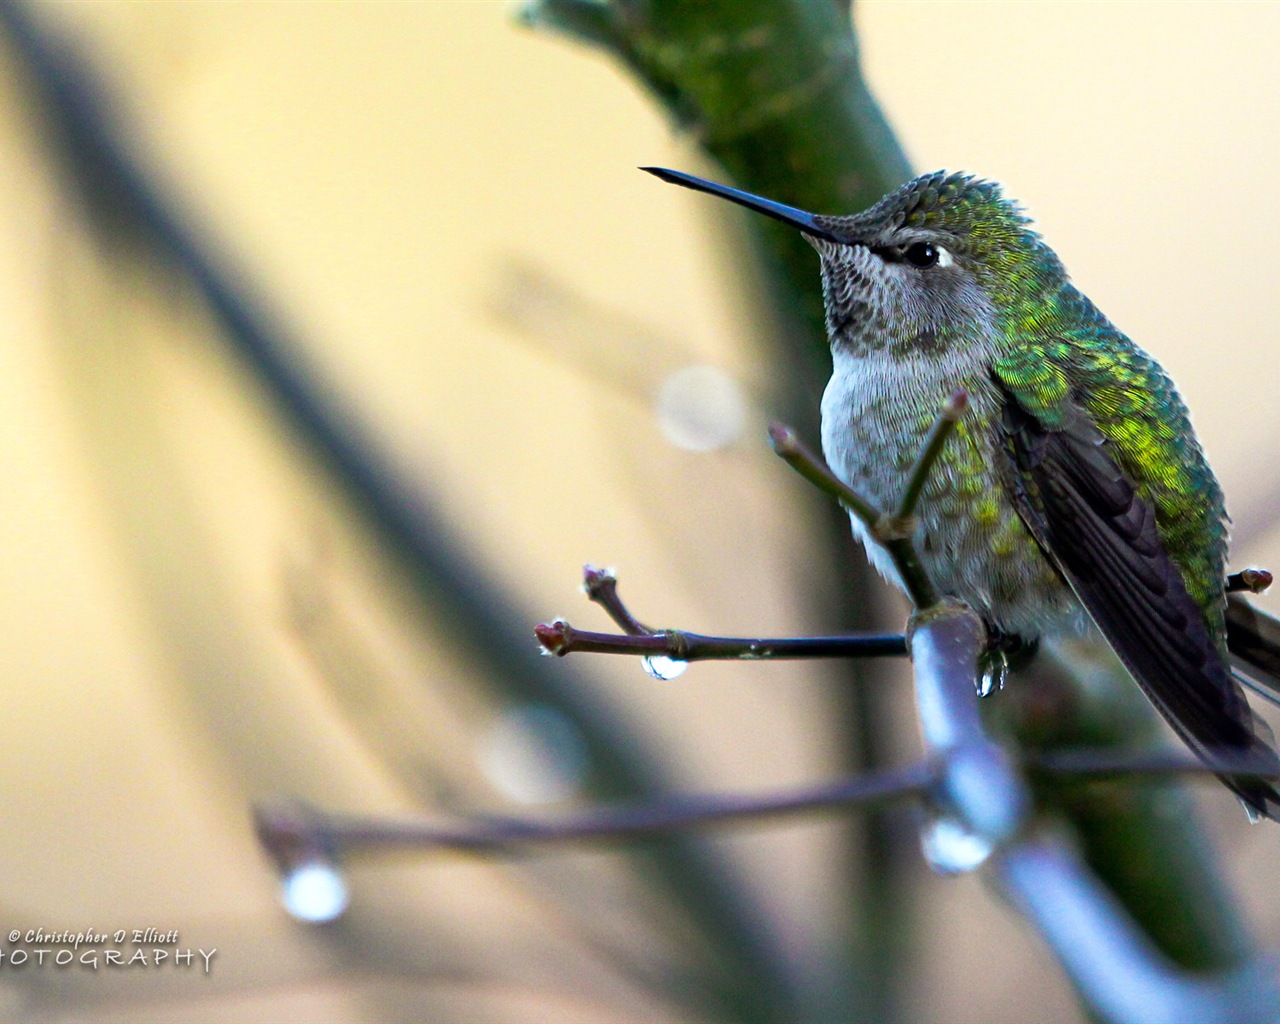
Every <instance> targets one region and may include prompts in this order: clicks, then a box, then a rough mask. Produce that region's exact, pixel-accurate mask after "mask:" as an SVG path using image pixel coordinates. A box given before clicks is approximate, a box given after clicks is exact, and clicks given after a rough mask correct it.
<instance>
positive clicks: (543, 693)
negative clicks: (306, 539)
mask: <svg viewBox="0 0 1280 1024" xmlns="http://www.w3.org/2000/svg"><path fill="white" fill-rule="evenodd" d="M40 22H41V19H40V18H39V17H38V16H36V15H35V14H33V13H32V12H31V11H30V9H29V8H28V7H27V5H26V4H23V3H17V2H6V3H0V31H3V33H4V36H5V38H6V41H7V42H8V44H9V45H10V49H11V52H12V53H13V54H14V55H15V56H16V57H17V58H18V59H19V61H20V63H21V65H22V68H23V70H24V71H25V72H26V73H27V75H28V76H29V82H30V85H31V88H32V92H33V95H34V97H35V98H36V99H37V100H38V102H39V104H40V107H41V109H42V112H43V113H44V114H45V116H46V118H47V126H48V128H49V135H50V138H51V139H52V140H53V141H54V142H55V143H56V144H57V145H58V147H60V155H61V156H62V157H63V158H64V167H65V169H66V171H67V173H68V179H69V183H70V184H71V185H72V186H73V187H74V188H75V189H76V190H77V191H78V194H79V195H80V197H81V198H82V199H83V201H84V203H85V207H86V209H87V211H88V212H89V213H90V214H91V215H92V217H93V218H94V223H96V225H97V226H98V228H99V229H100V230H101V232H102V234H103V237H104V238H106V239H109V241H110V250H109V251H111V252H113V253H115V254H117V255H121V256H128V255H133V256H138V257H146V258H148V259H152V260H155V262H156V263H157V264H166V263H167V264H168V265H169V266H171V267H172V268H173V269H174V270H176V271H177V272H179V273H180V274H181V275H182V276H183V277H185V278H187V279H189V280H190V281H191V282H192V283H193V284H194V286H195V288H196V289H197V291H198V293H199V295H200V296H201V297H202V298H203V300H204V302H205V304H206V305H207V307H208V309H209V311H210V313H211V314H212V316H213V318H214V320H215V322H216V323H217V325H218V326H219V328H220V329H221V333H222V336H223V337H225V339H226V340H227V341H228V342H229V343H231V345H232V346H233V348H234V349H235V351H236V352H237V354H238V355H239V356H240V357H241V358H242V359H243V361H244V365H245V366H247V367H248V368H249V369H250V370H251V371H252V373H253V374H254V375H255V377H256V379H257V381H258V382H259V384H260V385H261V386H262V389H263V391H264V393H265V394H266V395H267V396H268V397H269V398H270V399H271V400H272V401H273V402H274V403H275V405H276V407H277V409H278V410H279V412H280V414H281V415H282V417H283V419H284V421H285V422H286V423H288V424H289V426H291V427H292V428H293V431H294V436H295V437H296V438H297V439H298V440H299V441H301V442H302V443H303V444H304V445H305V446H306V449H307V451H308V452H309V453H310V454H311V455H312V457H314V458H315V459H316V461H317V462H318V464H319V465H321V466H322V467H324V469H325V470H326V471H327V472H328V473H329V474H330V475H331V477H332V479H333V480H334V481H336V482H337V483H338V484H339V485H340V486H341V487H342V488H343V490H344V492H345V494H346V496H347V498H348V499H349V501H350V502H351V505H352V507H353V509H355V510H356V511H357V512H358V513H359V514H360V515H361V516H362V517H363V521H364V523H365V524H366V525H367V527H368V528H369V529H370V531H371V532H372V534H373V535H374V536H375V537H376V538H377V539H378V540H379V541H380V542H381V543H382V545H383V546H384V548H385V550H386V551H387V553H388V556H389V559H390V560H391V561H392V562H393V563H394V564H396V565H397V566H399V567H401V569H402V570H403V571H404V573H405V576H406V578H407V579H408V581H409V582H410V584H411V585H412V586H413V588H414V589H415V591H416V592H417V593H418V595H419V596H420V597H421V598H422V599H424V600H425V602H426V603H427V604H428V606H429V607H430V608H431V609H432V610H433V612H434V614H436V615H437V616H438V617H439V618H441V619H443V620H444V621H445V623H446V629H445V631H446V632H447V634H448V635H449V637H450V638H451V641H452V642H453V643H455V644H456V645H457V646H458V647H459V648H460V649H462V650H464V651H465V652H466V657H467V658H468V660H469V661H470V663H471V664H472V665H473V666H474V667H475V669H476V672H477V674H478V675H479V676H481V677H482V678H484V679H485V680H486V681H487V683H488V684H489V685H490V686H492V687H494V688H495V689H496V690H498V691H500V692H503V693H504V694H506V695H508V696H511V697H520V698H524V699H527V698H528V697H529V696H530V695H531V694H536V695H538V696H539V697H541V698H542V699H550V700H552V701H554V702H555V703H556V704H557V705H558V706H559V707H561V708H563V709H565V710H566V712H568V713H569V714H571V715H572V717H573V718H574V721H575V723H576V724H577V725H578V727H579V728H580V730H581V732H582V734H583V736H584V738H585V740H586V742H587V745H588V749H589V754H590V756H591V759H592V766H593V774H592V782H593V787H594V792H595V794H596V795H597V796H600V797H619V796H630V795H634V794H639V793H647V792H655V791H662V790H664V789H669V788H670V786H669V785H668V784H667V781H666V779H665V778H664V777H663V769H662V767H661V761H660V760H658V759H657V758H655V757H654V756H653V755H652V753H651V752H650V751H649V750H648V749H646V747H645V745H644V744H643V743H642V742H641V740H640V739H639V737H638V736H637V735H635V734H634V733H633V732H632V730H631V729H630V727H629V726H628V725H627V724H626V723H625V722H624V721H622V720H621V719H620V718H619V717H618V716H617V715H616V714H614V713H613V712H612V711H611V710H610V709H609V708H608V707H607V706H606V705H605V704H603V703H602V702H597V701H595V700H594V699H593V698H592V696H591V693H592V690H591V688H590V687H588V686H586V685H584V681H583V680H581V679H579V678H577V677H576V676H575V675H573V674H570V673H565V672H564V671H555V672H553V671H550V670H549V667H548V665H547V664H546V663H545V662H543V661H542V660H541V659H539V658H538V657H536V655H534V654H533V652H532V651H530V650H529V649H528V645H527V643H524V642H521V641H520V639H519V637H521V636H523V635H524V629H525V627H523V626H521V625H520V623H522V622H527V621H528V617H527V616H526V615H525V614H524V613H522V612H521V611H520V610H519V609H517V608H516V607H515V606H514V605H513V603H512V602H511V599H510V598H509V596H508V594H507V593H506V591H505V590H504V589H503V588H502V587H500V586H498V585H496V584H495V582H494V581H493V580H492V579H491V577H490V573H489V571H488V570H487V568H486V567H484V566H483V565H482V564H481V563H480V562H479V561H478V560H477V559H475V558H474V557H472V556H471V555H470V554H469V553H468V552H467V551H466V546H465V544H463V543H462V541H461V539H460V538H459V537H458V536H457V535H456V533H455V531H454V530H453V529H452V527H451V526H450V521H449V518H448V517H446V516H444V515H441V514H440V512H439V511H438V510H437V509H436V508H435V507H434V506H433V504H432V503H431V501H430V500H429V499H428V498H427V496H426V495H425V494H423V493H422V492H421V491H420V490H411V489H410V488H408V487H407V486H405V485H404V484H403V483H402V482H401V481H400V480H399V478H398V476H397V474H396V472H395V471H394V470H393V469H392V467H391V465H390V462H389V460H388V459H387V458H386V457H385V456H383V455H381V453H380V452H379V451H378V448H377V446H376V445H375V444H372V443H370V440H369V438H368V437H366V436H364V432H363V431H362V430H361V429H360V427H358V426H357V422H358V419H357V417H356V416H354V415H352V414H351V413H350V411H349V410H346V409H343V408H341V407H340V404H339V402H338V401H337V396H336V395H335V393H334V392H333V391H332V389H330V388H327V387H325V386H324V385H322V384H321V383H320V382H319V381H318V380H316V379H315V378H314V377H313V376H312V375H311V374H310V373H308V372H307V371H306V370H305V369H304V368H303V366H302V365H301V363H300V360H301V358H302V354H303V353H304V352H306V351H307V346H306V345H304V344H303V343H302V342H301V341H300V340H299V339H297V338H295V337H292V336H290V334H289V333H288V332H286V331H285V330H283V329H282V328H281V326H280V325H279V324H278V323H277V322H275V321H274V319H273V318H272V317H271V316H270V315H268V313H267V305H266V304H265V303H261V302H259V301H258V300H257V299H256V298H254V297H253V295H252V294H251V290H250V288H249V286H248V285H247V283H246V281H245V280H244V278H243V277H242V276H241V275H239V274H237V273H236V272H234V271H233V270H232V269H230V268H229V266H228V265H227V264H225V263H223V262H221V261H220V260H219V259H217V258H216V257H215V256H214V252H215V251H217V248H218V247H216V246H213V245H211V244H209V242H208V240H207V239H206V238H205V236H204V234H203V233H202V232H200V231H197V230H196V229H195V228H194V227H193V224H192V220H191V217H190V215H189V213H188V212H187V211H186V210H184V208H183V206H182V204H181V203H180V202H179V201H178V200H177V199H176V198H174V196H173V195H170V194H168V193H166V191H165V190H164V189H162V188H161V187H160V185H159V184H158V180H157V178H156V176H155V175H154V173H152V172H151V171H150V170H149V169H148V168H147V167H146V164H145V161H144V159H143V158H142V157H141V156H140V155H139V154H138V153H137V152H135V151H133V150H132V149H131V147H130V144H129V143H128V142H127V141H126V140H127V139H128V138H129V137H130V136H129V134H128V133H127V132H125V131H124V130H122V127H121V121H120V119H119V117H118V115H117V112H116V106H115V104H114V102H113V101H112V98H111V96H110V94H109V93H108V91H107V90H106V89H105V87H104V86H103V85H102V84H101V83H100V82H99V81H98V79H97V77H96V76H95V75H94V73H93V71H92V70H91V68H90V66H89V64H88V63H87V62H86V61H85V60H83V59H82V58H81V57H80V55H79V54H78V53H77V52H76V51H75V50H74V48H73V47H72V46H71V45H70V44H68V43H67V42H65V41H62V40H57V39H55V38H54V37H53V36H52V35H51V34H49V33H48V32H46V30H45V29H44V28H43V27H42V25H41V23H40ZM122 242H132V243H134V247H133V248H132V249H131V248H129V247H128V246H123V245H121V243H122ZM156 257H159V259H158V260H156V259H155V258H156ZM647 861H648V863H647V864H646V865H645V866H646V867H647V868H648V869H649V874H650V877H651V878H652V880H653V881H655V882H658V883H660V884H661V885H662V886H663V887H664V888H665V889H666V890H667V891H668V892H669V894H670V896H671V901H672V903H673V905H675V906H677V907H679V908H682V909H683V911H684V912H685V913H687V914H688V915H689V918H690V919H691V921H692V922H695V923H696V927H697V928H698V929H699V930H700V931H701V932H702V934H703V935H705V936H706V937H708V938H709V939H710V941H711V943H712V944H713V945H714V946H715V948H716V951H717V956H716V957H715V958H714V960H713V959H712V958H710V957H707V956H699V955H691V956H690V957H689V958H688V960H687V961H686V962H687V964H688V966H689V968H690V970H691V973H692V974H694V975H695V976H696V982H691V984H693V985H695V986H696V987H698V988H699V989H700V990H701V991H703V992H706V993H708V996H707V998H709V999H710V1000H711V1001H712V1002H719V1003H720V1005H721V1007H722V1008H723V1009H724V1012H726V1013H729V1014H731V1015H733V1016H736V1017H737V1018H738V1019H741V1020H744V1021H756V1020H771V1019H777V1017H778V1016H779V1015H780V1014H781V1012H782V1011H781V1010H780V1009H779V1001H780V1000H781V999H783V997H784V993H785V991H786V982H785V980H784V979H783V978H782V977H781V974H780V972H781V971H782V967H781V961H780V957H779V956H778V955H777V954H776V953H775V952H773V951H772V950H770V949H769V948H768V942H769V940H768V936H767V935H766V934H765V933H763V932H762V931H761V930H760V929H759V928H758V927H756V925H755V922H754V921H753V919H752V916H751V912H750V909H749V907H748V906H747V904H746V902H745V900H744V898H743V896H742V893H741V892H740V891H739V890H738V888H737V887H736V886H735V884H734V881H733V879H732V876H731V875H730V874H729V873H728V872H726V871H725V869H724V867H723V866H722V865H716V866H714V867H713V866H712V864H711V863H710V861H709V860H708V859H707V856H706V853H705V851H703V850H700V849H697V848H695V847H694V846H692V845H691V844H689V843H688V842H687V841H685V840H684V839H682V838H679V837H676V838H673V839H671V840H670V841H668V842H667V843H666V844H665V845H659V846H655V847H653V848H652V849H650V850H649V851H648V853H647ZM691 948H692V947H691Z"/></svg>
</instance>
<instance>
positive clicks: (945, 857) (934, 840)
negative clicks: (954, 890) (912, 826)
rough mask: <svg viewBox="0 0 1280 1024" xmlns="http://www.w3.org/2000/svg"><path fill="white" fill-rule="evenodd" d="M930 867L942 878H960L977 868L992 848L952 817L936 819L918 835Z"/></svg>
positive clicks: (989, 854)
mask: <svg viewBox="0 0 1280 1024" xmlns="http://www.w3.org/2000/svg"><path fill="white" fill-rule="evenodd" d="M920 845H921V848H922V849H923V851H924V859H925V860H927V861H928V862H929V866H930V867H932V868H933V870H934V871H937V872H938V873H939V874H942V875H959V874H963V873H964V872H966V871H972V870H974V869H975V868H977V867H980V866H981V865H982V863H983V861H985V860H986V859H987V858H988V857H989V856H991V851H992V849H993V847H992V845H991V843H989V842H987V840H985V839H983V838H982V837H981V836H977V835H974V834H973V833H972V832H970V831H969V830H968V829H967V828H965V827H964V826H963V825H961V824H960V822H958V821H956V820H955V819H954V818H935V819H934V820H933V821H932V822H930V823H929V825H928V826H927V827H926V828H925V829H924V831H923V832H922V833H921V834H920Z"/></svg>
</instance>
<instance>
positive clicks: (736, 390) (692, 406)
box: [656, 366, 747, 452]
mask: <svg viewBox="0 0 1280 1024" xmlns="http://www.w3.org/2000/svg"><path fill="white" fill-rule="evenodd" d="M656 406H657V410H656V411H657V414H658V425H659V426H660V427H661V428H662V433H663V434H664V435H665V436H666V438H667V440H668V441H670V442H671V443H672V444H673V445H675V446H676V447H677V448H684V449H685V450H686V451H691V452H710V451H715V450H716V449H717V448H724V447H725V446H727V445H730V444H732V443H733V442H734V441H736V440H738V438H739V437H741V436H742V431H743V429H744V428H745V427H746V422H747V401H746V399H745V398H744V397H743V394H742V389H741V388H740V387H739V386H738V384H737V382H736V381H735V380H734V379H733V378H732V377H730V376H729V375H728V374H727V373H725V372H724V371H723V370H718V369H716V368H715V367H714V366H687V367H685V368H684V369H683V370H677V371H676V372H675V373H673V374H672V375H671V376H670V377H668V378H667V379H666V380H665V381H663V383H662V386H661V387H660V388H659V389H658V396H657V399H656Z"/></svg>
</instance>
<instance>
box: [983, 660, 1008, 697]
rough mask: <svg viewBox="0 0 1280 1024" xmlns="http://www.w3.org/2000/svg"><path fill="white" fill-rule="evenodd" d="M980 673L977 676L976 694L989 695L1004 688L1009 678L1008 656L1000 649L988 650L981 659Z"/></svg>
mask: <svg viewBox="0 0 1280 1024" xmlns="http://www.w3.org/2000/svg"><path fill="white" fill-rule="evenodd" d="M981 665H982V674H981V675H980V676H979V677H978V696H979V697H990V696H991V695H992V694H993V693H995V692H996V691H998V690H1003V689H1004V684H1005V683H1006V682H1007V681H1008V679H1009V657H1008V655H1006V654H1005V652H1004V651H1002V650H995V651H988V652H987V653H986V654H985V655H984V656H983V657H982V661H981Z"/></svg>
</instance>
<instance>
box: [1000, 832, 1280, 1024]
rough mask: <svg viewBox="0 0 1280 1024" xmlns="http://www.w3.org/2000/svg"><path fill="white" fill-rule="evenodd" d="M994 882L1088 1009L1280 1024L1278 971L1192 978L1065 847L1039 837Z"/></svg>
mask: <svg viewBox="0 0 1280 1024" xmlns="http://www.w3.org/2000/svg"><path fill="white" fill-rule="evenodd" d="M992 874H993V877H994V879H995V880H996V883H997V884H998V885H999V887H1000V888H1001V889H1002V890H1003V891H1004V892H1005V894H1006V895H1007V896H1008V897H1009V899H1010V900H1011V901H1012V902H1013V903H1014V904H1015V906H1017V907H1018V909H1019V910H1020V911H1021V912H1022V913H1023V914H1024V915H1026V916H1027V917H1028V918H1029V919H1030V920H1031V921H1032V922H1033V923H1034V924H1035V926H1036V929H1037V930H1038V931H1039V933H1040V935H1041V936H1042V937H1043V938H1044V939H1045V941H1046V942H1047V943H1048V944H1049V946H1050V948H1051V949H1052V950H1053V952H1054V954H1055V955H1056V956H1057V957H1058V960H1059V961H1060V962H1061V963H1062V965H1063V967H1064V968H1065V970H1066V972H1067V974H1068V975H1070V977H1071V980H1072V981H1073V982H1074V983H1075V985H1076V988H1077V989H1078V990H1079V991H1080V993H1081V995H1082V996H1083V997H1084V999H1085V1001H1086V1002H1087V1004H1088V1005H1089V1006H1090V1007H1092V1008H1093V1010H1094V1012H1095V1013H1096V1014H1098V1015H1099V1016H1100V1017H1101V1018H1102V1019H1104V1020H1108V1021H1116V1022H1123V1024H1186V1022H1188V1021H1196V1022H1197V1024H1244V1022H1246V1021H1248V1022H1267V1021H1271V1022H1274V1021H1277V1020H1280V1009H1277V1007H1278V1006H1280V985H1277V980H1276V976H1275V968H1274V964H1270V963H1267V962H1265V961H1262V962H1260V961H1257V960H1251V961H1247V962H1246V963H1244V964H1243V965H1242V966H1240V967H1238V968H1236V969H1233V970H1229V971H1226V972H1223V973H1222V974H1220V975H1217V976H1204V975H1188V974H1186V973H1183V972H1181V971H1179V970H1178V969H1177V968H1176V967H1174V965H1173V964H1171V963H1170V962H1169V961H1168V960H1167V959H1166V958H1165V957H1164V956H1162V955H1161V953H1160V951H1159V949H1157V947H1156V946H1155V944H1154V943H1153V942H1152V941H1151V939H1150V937H1149V936H1148V935H1146V934H1145V933H1144V932H1143V931H1142V930H1141V929H1140V928H1139V927H1138V926H1137V925H1136V924H1135V923H1134V921H1133V920H1132V919H1131V918H1130V917H1129V916H1128V915H1127V914H1125V912H1124V908H1123V907H1122V906H1121V905H1120V904H1119V902H1118V901H1117V900H1116V898H1115V896H1114V894H1113V893H1111V892H1109V891H1108V890H1107V889H1106V888H1105V887H1103V886H1102V885H1101V884H1099V882H1098V880H1097V879H1096V878H1095V877H1094V876H1093V875H1092V874H1091V873H1090V872H1089V871H1088V869H1087V868H1086V867H1085V865H1084V864H1083V863H1081V861H1080V859H1079V858H1078V857H1077V856H1076V855H1075V854H1074V853H1073V852H1072V851H1071V849H1070V847H1069V846H1067V845H1066V844H1065V843H1063V842H1062V841H1061V840H1059V839H1057V838H1053V837H1049V836H1047V835H1037V836H1035V837H1032V838H1029V839H1028V840H1026V841H1023V842H1021V843H1017V844H1014V845H1011V846H1010V847H1009V848H1008V849H1006V850H1004V851H1003V852H1001V853H1000V854H998V855H997V856H996V857H995V858H994V862H993V867H992Z"/></svg>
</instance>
